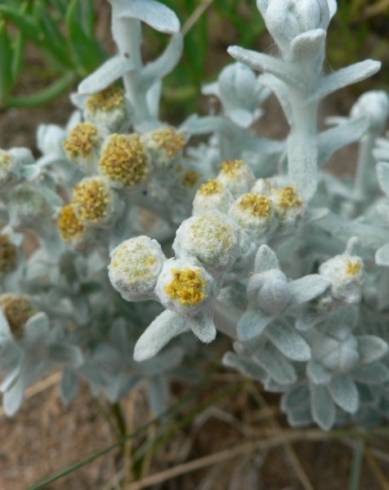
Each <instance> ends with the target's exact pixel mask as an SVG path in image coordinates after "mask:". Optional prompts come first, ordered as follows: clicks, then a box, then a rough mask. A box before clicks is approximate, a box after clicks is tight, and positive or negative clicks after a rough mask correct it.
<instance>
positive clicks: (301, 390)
mask: <svg viewBox="0 0 389 490" xmlns="http://www.w3.org/2000/svg"><path fill="white" fill-rule="evenodd" d="M308 397H309V390H308V387H307V385H306V384H300V385H297V386H295V387H293V388H291V389H290V391H288V392H286V393H285V395H284V396H283V397H282V399H281V408H282V410H283V411H289V410H294V409H295V408H297V407H301V406H306V405H307V399H308Z"/></svg>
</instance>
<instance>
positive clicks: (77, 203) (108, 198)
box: [72, 177, 113, 225]
mask: <svg viewBox="0 0 389 490" xmlns="http://www.w3.org/2000/svg"><path fill="white" fill-rule="evenodd" d="M72 203H73V206H74V210H75V212H76V214H77V217H78V219H79V220H80V221H81V222H82V223H87V224H95V225H100V224H103V223H104V222H105V221H106V220H107V219H109V217H110V213H111V209H112V204H113V195H112V191H111V189H110V188H109V185H108V184H107V182H106V181H105V180H104V179H103V178H101V177H91V178H88V179H84V180H82V181H81V182H80V183H79V184H77V185H76V187H75V188H74V192H73V200H72Z"/></svg>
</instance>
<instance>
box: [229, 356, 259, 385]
mask: <svg viewBox="0 0 389 490" xmlns="http://www.w3.org/2000/svg"><path fill="white" fill-rule="evenodd" d="M223 365H224V366H227V367H231V368H234V369H237V370H238V371H239V372H240V373H241V374H243V375H244V376H248V377H249V378H253V379H256V380H258V381H263V380H264V379H265V377H266V373H265V371H264V370H263V369H262V368H261V367H259V366H258V365H257V364H255V363H254V362H252V361H250V360H249V359H245V358H243V357H240V356H237V355H236V354H235V353H233V352H227V353H226V354H224V356H223Z"/></svg>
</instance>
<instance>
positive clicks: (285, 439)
mask: <svg viewBox="0 0 389 490" xmlns="http://www.w3.org/2000/svg"><path fill="white" fill-rule="evenodd" d="M327 438H328V437H327V434H326V433H322V432H320V431H318V430H317V431H316V430H312V431H285V433H283V434H280V435H276V436H274V437H272V438H269V439H267V440H264V439H260V440H257V441H252V442H247V443H245V444H241V445H239V446H235V447H233V448H231V449H225V450H223V451H220V452H217V453H214V454H211V455H209V456H204V457H202V458H198V459H195V460H193V461H189V462H188V463H183V464H180V465H177V466H175V467H174V468H171V469H168V470H165V471H161V472H160V473H157V474H155V475H150V476H148V477H146V478H143V479H142V480H139V481H137V482H133V483H131V484H130V485H129V486H128V487H127V489H126V490H142V489H143V488H149V487H152V486H153V485H158V484H160V483H163V482H165V481H168V480H171V479H173V478H176V477H178V476H181V475H185V474H187V473H191V472H193V471H198V470H201V469H203V468H207V467H209V466H213V465H215V464H219V463H223V462H225V461H228V460H230V459H234V458H237V457H239V456H242V455H244V454H249V453H252V452H255V451H260V450H264V449H272V448H274V447H277V446H280V445H284V444H285V443H291V442H296V441H299V440H311V441H322V440H323V439H327Z"/></svg>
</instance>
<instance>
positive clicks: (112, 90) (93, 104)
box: [86, 86, 125, 114]
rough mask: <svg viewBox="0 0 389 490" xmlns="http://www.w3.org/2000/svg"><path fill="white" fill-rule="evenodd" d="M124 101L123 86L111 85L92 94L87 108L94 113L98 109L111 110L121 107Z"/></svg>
mask: <svg viewBox="0 0 389 490" xmlns="http://www.w3.org/2000/svg"><path fill="white" fill-rule="evenodd" d="M124 102H125V97H124V90H123V89H122V88H121V87H117V86H111V87H108V88H106V89H105V90H103V91H101V92H99V93H98V94H95V95H91V96H90V97H89V98H88V100H87V102H86V108H87V109H88V110H89V111H90V112H91V113H92V114H93V113H96V112H97V111H102V112H111V111H114V110H115V109H119V108H121V107H122V106H123V105H124Z"/></svg>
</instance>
